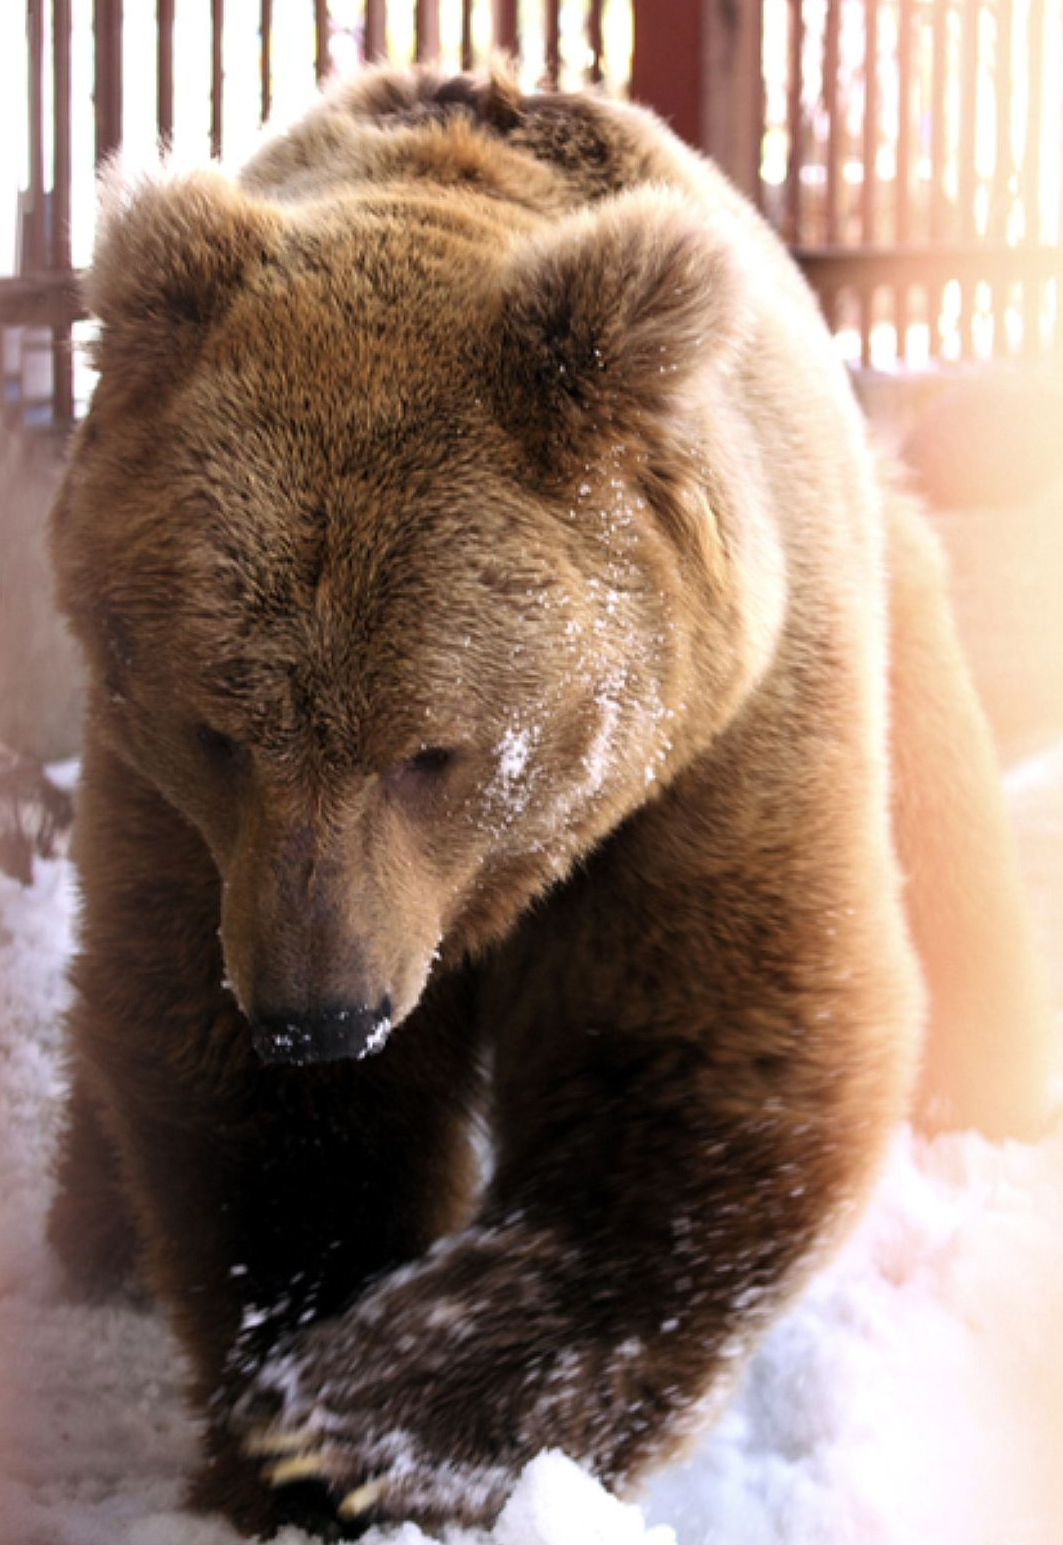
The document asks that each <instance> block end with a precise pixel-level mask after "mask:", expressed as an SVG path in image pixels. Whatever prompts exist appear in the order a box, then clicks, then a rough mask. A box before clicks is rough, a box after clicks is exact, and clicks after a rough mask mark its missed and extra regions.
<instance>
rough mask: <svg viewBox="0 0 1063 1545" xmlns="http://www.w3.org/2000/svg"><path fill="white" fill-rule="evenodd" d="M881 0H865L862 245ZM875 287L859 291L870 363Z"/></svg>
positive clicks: (870, 229)
mask: <svg viewBox="0 0 1063 1545" xmlns="http://www.w3.org/2000/svg"><path fill="white" fill-rule="evenodd" d="M879 4H880V0H864V143H863V152H862V155H861V160H862V161H863V172H864V180H863V183H862V185H861V190H860V191H861V200H860V202H861V210H860V225H861V231H860V236H861V240H862V241H863V243H864V246H865V247H870V246H872V245H873V243H874V240H875V204H876V202H877V197H878V8H879ZM874 299H875V291H874V289H873V287H871V286H865V287H864V288H863V289H862V290H861V292H860V358H861V361H862V363H863V364H864V365H870V363H871V323H872V321H873V317H872V310H873V307H874Z"/></svg>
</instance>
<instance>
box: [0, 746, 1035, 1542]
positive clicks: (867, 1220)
mask: <svg viewBox="0 0 1063 1545" xmlns="http://www.w3.org/2000/svg"><path fill="white" fill-rule="evenodd" d="M1008 796H1009V799H1010V801H1011V806H1012V810H1013V812H1014V815H1015V818H1016V824H1017V827H1018V829H1019V833H1020V839H1021V842H1022V850H1023V857H1024V862H1025V864H1026V867H1027V874H1028V877H1029V879H1030V883H1031V887H1032V890H1033V893H1034V897H1035V904H1036V906H1037V910H1038V916H1039V920H1040V923H1041V926H1042V929H1043V931H1044V933H1045V935H1046V938H1048V939H1050V940H1052V941H1053V942H1054V943H1055V945H1056V948H1054V949H1052V950H1051V951H1050V965H1051V966H1052V968H1053V969H1054V970H1055V971H1056V972H1057V975H1056V977H1055V989H1056V997H1057V1002H1058V1003H1059V1004H1060V1005H1061V1006H1063V977H1060V975H1059V974H1058V972H1059V966H1060V963H1061V956H1060V952H1059V950H1058V941H1059V939H1060V936H1061V925H1063V914H1061V907H1063V883H1061V882H1063V741H1060V742H1059V743H1058V744H1056V745H1055V746H1053V747H1051V748H1049V750H1048V751H1047V752H1045V753H1043V754H1042V755H1040V756H1038V757H1035V758H1032V759H1030V760H1029V761H1027V762H1026V763H1024V764H1022V765H1021V766H1020V767H1018V768H1017V769H1015V770H1013V772H1012V774H1011V775H1010V777H1009V780H1008ZM73 911H74V901H73V896H72V888H71V880H70V873H69V869H68V866H67V865H66V864H65V863H63V862H61V861H57V862H52V863H41V864H39V866H38V869H37V873H36V879H35V883H34V885H33V886H32V888H30V889H28V890H26V891H20V890H19V888H18V887H17V886H16V885H15V884H14V883H13V882H7V881H5V880H4V879H3V878H2V877H0V1176H2V1180H0V1370H2V1378H0V1470H2V1477H0V1545H235V1541H236V1539H237V1536H236V1535H235V1534H234V1533H233V1531H232V1530H231V1529H230V1528H229V1527H228V1526H227V1525H226V1524H224V1523H222V1522H221V1521H220V1520H218V1519H216V1518H208V1519H204V1518H197V1517H194V1516H193V1515H191V1514H189V1513H187V1512H185V1511H184V1510H183V1509H182V1505H181V1496H182V1483H183V1477H184V1476H185V1474H186V1473H187V1471H188V1470H189V1468H190V1466H191V1463H192V1457H193V1454H194V1450H195V1431H194V1428H193V1425H192V1423H191V1422H190V1420H189V1418H188V1417H187V1416H186V1415H185V1413H184V1412H183V1410H182V1407H181V1403H180V1398H179V1393H178V1391H179V1383H180V1363H179V1358H178V1355H177V1352H176V1350H175V1348H174V1345H173V1343H172V1341H171V1340H170V1338H169V1336H168V1334H167V1333H166V1331H165V1329H164V1328H163V1327H162V1325H161V1324H160V1322H159V1320H158V1318H157V1317H156V1315H155V1314H154V1313H153V1312H152V1311H150V1310H146V1309H138V1308H136V1307H133V1306H131V1305H128V1304H123V1303H112V1304H106V1305H103V1306H98V1307H85V1306H82V1305H74V1304H71V1303H68V1302H65V1301H64V1300H63V1297H62V1295H61V1291H60V1285H59V1280H58V1273H57V1271H56V1268H55V1266H54V1263H53V1262H52V1260H51V1259H50V1257H49V1254H48V1251H47V1248H46V1246H45V1243H44V1238H43V1227H44V1217H45V1212H46V1208H47V1202H48V1194H49V1179H48V1158H49V1153H50V1150H51V1146H52V1143H53V1141H54V1137H55V1129H56V1120H57V1111H58V1102H59V1099H60V1095H61V1089H62V1072H61V1067H60V1063H59V1058H58V1041H57V1028H56V1026H57V1019H58V1016H59V1014H60V1011H61V1009H62V1005H63V1002H64V998H65V987H64V984H63V969H64V960H65V957H66V953H67V950H68V947H69V935H70V928H71V923H72V917H73ZM1061 1311H1063V1130H1058V1131H1056V1132H1055V1133H1054V1134H1053V1135H1051V1136H1050V1137H1048V1138H1046V1139H1045V1140H1044V1141H1043V1142H1041V1143H1039V1144H1037V1145H1022V1144H1017V1143H1010V1144H1004V1145H1001V1146H994V1145H991V1144H989V1143H987V1142H984V1141H983V1140H982V1139H980V1138H979V1137H977V1136H975V1135H972V1134H965V1135H962V1136H952V1137H946V1138H939V1139H937V1140H934V1141H927V1140H924V1139H921V1138H919V1137H917V1136H915V1135H913V1134H912V1132H911V1131H909V1130H904V1131H902V1132H901V1133H899V1134H898V1138H897V1141H896V1143H895V1145H894V1148H893V1151H892V1153H891V1155H890V1159H889V1162H888V1165H887V1168H886V1171H885V1173H884V1175H883V1179H882V1183H881V1185H880V1187H879V1190H878V1192H877V1194H876V1197H875V1199H874V1201H873V1203H872V1205H871V1207H870V1208H869V1210H868V1212H867V1213H866V1215H865V1217H864V1219H863V1220H862V1222H861V1223H860V1225H859V1226H858V1228H857V1231H856V1233H855V1234H854V1235H853V1237H852V1238H851V1239H850V1240H849V1242H848V1243H847V1245H846V1246H845V1247H844V1249H843V1251H842V1253H841V1254H840V1255H839V1256H838V1257H837V1258H836V1260H835V1261H834V1262H833V1263H832V1264H831V1265H830V1266H828V1267H827V1268H826V1269H825V1270H824V1271H823V1272H822V1273H821V1274H820V1275H819V1276H818V1277H817V1278H816V1279H815V1280H814V1281H813V1282H812V1283H811V1284H810V1285H809V1286H808V1288H807V1289H806V1290H805V1292H804V1294H803V1295H802V1297H801V1298H800V1300H799V1301H798V1302H797V1303H796V1304H795V1305H794V1306H793V1307H792V1309H791V1310H790V1312H789V1313H788V1315H787V1316H786V1318H785V1319H783V1320H782V1321H780V1322H779V1323H778V1324H777V1325H776V1326H775V1328H774V1329H773V1330H772V1332H771V1333H770V1334H769V1335H768V1337H767V1339H766V1340H765V1341H764V1343H763V1344H762V1346H761V1348H760V1350H759V1352H758V1354H757V1355H756V1357H755V1358H754V1360H753V1362H752V1363H751V1365H750V1367H749V1369H748V1371H747V1374H746V1376H745V1378H744V1380H743V1382H742V1384H741V1386H740V1388H739V1390H738V1391H737V1393H736V1396H735V1398H734V1399H733V1401H732V1402H731V1405H730V1407H729V1408H728V1410H727V1412H726V1413H725V1415H724V1417H723V1418H722V1420H721V1421H720V1422H719V1423H718V1424H717V1426H716V1427H715V1429H714V1430H713V1431H712V1432H711V1433H709V1434H707V1435H706V1436H705V1438H704V1439H703V1440H702V1442H701V1444H700V1446H699V1447H698V1448H697V1449H696V1450H695V1452H694V1453H693V1454H692V1456H691V1457H690V1458H689V1460H688V1461H687V1462H686V1463H685V1464H682V1465H676V1466H674V1467H672V1468H671V1469H669V1470H667V1471H665V1472H663V1473H662V1474H660V1475H659V1476H658V1477H657V1478H656V1479H655V1480H654V1481H653V1482H652V1483H651V1484H650V1485H649V1487H648V1488H647V1489H646V1491H645V1493H644V1495H643V1497H642V1499H641V1504H642V1511H641V1512H640V1511H639V1509H638V1508H635V1507H632V1506H629V1505H624V1504H621V1503H619V1502H618V1501H616V1499H614V1498H612V1497H611V1496H609V1495H608V1494H607V1493H606V1492H605V1491H604V1490H603V1489H602V1488H601V1487H600V1486H598V1485H597V1483H596V1482H595V1481H594V1480H593V1479H591V1477H589V1476H587V1475H586V1474H584V1473H583V1472H582V1471H581V1470H580V1469H578V1467H577V1466H575V1465H574V1464H572V1463H571V1462H570V1461H568V1460H566V1459H565V1458H563V1457H562V1456H561V1455H559V1454H545V1455H542V1456H540V1457H539V1458H538V1459H537V1460H536V1461H535V1462H534V1463H533V1464H532V1465H530V1466H529V1467H528V1469H527V1471H526V1472H525V1474H524V1477H523V1479H522V1481H521V1484H520V1486H519V1488H518V1490H517V1492H516V1493H515V1495H514V1496H513V1498H512V1499H511V1501H510V1503H509V1505H508V1507H507V1508H506V1510H505V1512H504V1513H503V1515H502V1517H501V1518H500V1520H499V1521H498V1523H497V1525H496V1527H495V1529H494V1530H493V1531H492V1534H491V1536H490V1540H491V1545H673V1535H674V1540H675V1542H676V1545H1061V1542H1063V1312H1061ZM278 1538H279V1540H280V1542H281V1545H302V1542H303V1541H305V1539H306V1536H304V1535H303V1534H302V1533H301V1532H300V1531H298V1530H294V1529H289V1530H286V1531H284V1532H283V1533H282V1534H281V1535H280V1536H279V1537H278ZM385 1540H386V1541H387V1542H388V1545H425V1536H424V1535H423V1534H422V1533H421V1532H420V1531H419V1530H418V1529H416V1528H415V1527H414V1526H413V1525H409V1524H408V1525H405V1526H402V1527H398V1528H393V1529H390V1530H374V1531H373V1532H372V1534H371V1536H370V1537H369V1542H368V1545H383V1542H384V1541H385ZM474 1540H478V1541H479V1542H480V1545H483V1537H482V1536H473V1535H469V1534H461V1533H451V1534H450V1535H449V1536H448V1539H447V1545H473V1542H474Z"/></svg>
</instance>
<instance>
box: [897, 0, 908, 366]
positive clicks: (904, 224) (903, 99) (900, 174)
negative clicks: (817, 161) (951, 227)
mask: <svg viewBox="0 0 1063 1545" xmlns="http://www.w3.org/2000/svg"><path fill="white" fill-rule="evenodd" d="M894 193H895V195H896V203H895V206H894V238H895V240H896V243H897V245H898V247H903V246H905V245H906V244H907V242H908V240H909V239H910V236H911V230H910V226H909V219H908V216H909V211H910V208H911V196H912V0H900V12H899V14H898V17H897V163H896V168H895V184H894ZM893 318H894V325H895V327H896V330H897V358H898V359H899V360H900V361H901V363H902V364H903V363H904V362H905V360H907V358H908V286H907V285H906V284H904V283H901V284H898V285H896V286H895V288H894V291H893Z"/></svg>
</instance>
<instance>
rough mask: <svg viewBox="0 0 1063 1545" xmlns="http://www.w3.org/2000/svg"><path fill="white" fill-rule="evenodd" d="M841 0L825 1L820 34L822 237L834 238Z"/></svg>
mask: <svg viewBox="0 0 1063 1545" xmlns="http://www.w3.org/2000/svg"><path fill="white" fill-rule="evenodd" d="M840 8H841V0H827V25H826V30H825V32H824V35H823V111H824V113H825V114H826V118H827V145H826V156H827V178H826V196H825V203H824V217H823V218H824V240H825V242H826V244H827V245H828V246H831V247H832V246H834V245H835V244H836V242H837V240H838V138H839V136H838V33H839V26H840V16H839V12H840Z"/></svg>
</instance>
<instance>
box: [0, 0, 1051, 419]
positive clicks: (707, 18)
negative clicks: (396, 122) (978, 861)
mask: <svg viewBox="0 0 1063 1545" xmlns="http://www.w3.org/2000/svg"><path fill="white" fill-rule="evenodd" d="M13 45H14V46H15V47H17V48H19V49H24V68H23V71H22V74H23V78H24V79H25V81H26V90H25V104H26V135H25V145H24V158H23V159H24V167H22V168H19V169H18V170H19V173H20V175H19V176H18V179H17V182H18V186H17V187H13V188H11V189H9V190H8V192H7V194H6V195H5V190H4V189H3V188H2V187H0V199H3V198H4V197H5V196H7V197H8V198H9V199H10V200H11V201H12V202H13V201H14V200H15V198H16V197H17V200H18V219H17V224H16V226H15V229H14V238H15V239H14V240H13V241H12V242H11V247H12V252H11V256H10V259H9V261H8V263H7V269H8V272H7V273H6V276H4V272H5V270H4V255H3V252H2V250H0V325H2V326H3V327H4V329H5V336H4V369H5V399H6V403H7V411H8V412H9V413H11V414H16V413H17V414H22V415H26V414H29V415H30V416H33V415H36V416H38V417H43V418H47V419H50V420H58V421H60V422H65V421H68V420H69V419H70V418H71V417H72V416H73V414H74V413H75V411H76V409H77V407H78V404H79V403H80V401H81V400H82V398H83V396H84V393H85V391H86V389H87V385H86V379H85V372H84V369H83V367H81V366H79V364H78V350H77V348H76V347H74V348H72V346H71V339H72V337H73V338H74V340H75V344H76V343H77V340H78V338H79V336H80V333H81V332H82V331H83V329H84V326H85V324H84V323H82V321H81V318H82V315H83V313H82V309H81V306H80V301H79V297H78V290H77V283H76V271H77V269H78V268H79V267H80V266H82V265H83V264H84V262H85V261H86V259H87V255H88V250H89V245H90V240H91V220H92V214H91V181H92V168H93V164H94V163H95V162H97V161H98V160H99V159H100V158H102V157H104V156H106V155H108V154H110V153H111V152H112V151H113V150H115V149H116V148H117V147H118V146H119V144H121V143H123V142H127V143H129V142H132V141H139V144H140V148H141V151H142V152H143V151H144V150H145V149H147V148H149V147H150V144H151V142H152V141H154V139H155V138H156V137H161V138H162V139H164V140H168V141H170V140H172V141H174V142H177V143H180V142H182V140H183V141H184V143H185V144H186V146H188V147H189V148H191V150H192V151H193V153H202V154H204V155H205V154H213V155H219V154H231V155H237V156H238V155H239V154H240V153H241V151H242V149H243V147H244V145H245V143H247V142H249V136H250V134H251V132H252V131H254V130H255V129H256V127H257V125H258V124H259V123H260V122H265V121H266V120H268V119H270V118H271V117H272V116H274V115H275V113H276V115H277V116H282V117H283V116H285V115H286V113H290V112H291V111H292V109H293V108H297V107H298V105H299V101H300V100H301V99H303V98H305V97H306V96H307V95H308V94H309V92H310V91H311V90H312V88H313V86H314V82H315V80H316V81H318V82H320V81H322V80H324V79H325V78H326V77H329V76H332V75H334V74H342V73H346V72H348V71H351V70H355V69H357V68H359V67H360V66H361V65H362V63H364V62H365V61H370V60H374V59H379V58H384V57H395V58H403V59H413V58H416V59H423V60H440V61H441V62H442V63H443V64H444V65H446V66H447V67H450V68H454V69H459V68H470V67H473V66H475V65H476V64H477V63H479V62H482V61H483V59H484V58H485V57H486V54H487V52H488V51H489V49H490V48H492V47H494V48H501V49H504V50H506V51H507V52H509V53H511V54H512V55H513V56H514V57H515V58H517V59H518V60H519V67H520V70H521V75H522V79H524V80H525V81H526V82H527V83H528V84H529V85H534V84H537V83H540V82H545V83H548V84H551V85H561V86H563V87H573V86H576V85H580V84H584V83H586V84H595V83H597V84H599V85H600V86H601V88H602V89H605V90H608V91H614V92H619V93H630V94H631V95H633V96H634V97H636V98H637V99H639V100H642V101H645V102H648V103H650V104H651V105H652V106H654V107H656V108H657V109H658V111H660V112H661V113H662V114H663V115H664V116H665V117H666V118H668V119H669V120H670V121H671V122H672V124H673V126H674V127H675V128H676V129H677V131H678V132H679V133H681V134H682V135H684V137H685V138H687V139H688V140H689V141H690V142H691V143H693V144H695V145H697V146H699V147H700V148H702V149H704V150H707V151H708V152H709V153H711V154H713V155H714V156H715V157H716V159H717V160H718V161H720V163H721V164H722V165H723V166H724V167H725V169H726V170H727V171H728V172H729V174H730V175H731V176H732V177H733V178H734V180H735V181H736V182H737V183H738V184H739V185H740V186H741V187H743V188H744V189H745V191H746V192H748V193H749V194H750V196H751V197H752V198H753V199H754V200H755V201H756V202H757V203H758V204H759V205H760V207H761V209H762V210H763V211H764V213H765V214H766V216H767V217H768V218H769V219H770V220H771V221H772V222H773V223H774V224H775V225H776V227H777V228H778V229H779V231H780V232H781V233H782V235H783V236H784V238H785V239H786V240H787V241H788V242H789V243H790V244H791V246H792V248H793V249H794V251H795V253H796V255H797V257H798V259H799V261H800V262H801V263H802V265H803V267H804V269H805V272H806V273H807V275H808V277H809V279H810V280H811V282H812V283H813V285H814V286H815V287H816V289H817V291H818V293H819V294H820V297H821V299H822V302H823V305H824V309H825V311H826V314H827V316H828V319H829V320H830V322H831V325H832V326H833V327H834V329H835V331H836V333H837V334H838V337H839V346H840V347H841V348H842V349H843V352H846V353H847V354H848V355H849V356H850V357H851V358H853V359H854V360H855V359H862V360H863V361H864V363H865V364H870V363H873V364H889V363H895V362H904V361H909V362H915V363H922V362H924V361H926V360H935V359H943V360H953V359H964V358H967V359H970V358H975V359H988V358H1007V357H1013V356H1016V355H1022V356H1027V357H1031V356H1035V355H1041V354H1044V353H1046V352H1048V351H1050V350H1063V319H1061V307H1063V260H1061V245H1060V236H1061V223H1063V176H1061V171H1060V161H1061V158H1063V0H294V3H293V0H286V3H285V4H283V5H280V4H274V3H273V0H156V4H155V6H154V7H150V6H148V5H147V4H144V5H140V4H139V3H138V4H137V5H136V6H133V5H132V4H130V3H128V0H127V3H126V5H125V7H124V9H123V3H122V0H93V7H92V12H91V15H90V14H89V9H88V0H73V3H72V0H27V4H26V8H25V19H24V29H23V27H22V25H20V26H19V28H18V31H17V33H14V34H13ZM3 46H4V38H3V36H2V35H0V48H2V47H3ZM282 99H283V100H282ZM197 136H198V138H197ZM0 237H2V228H0ZM34 376H36V379H34Z"/></svg>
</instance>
